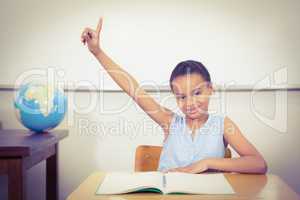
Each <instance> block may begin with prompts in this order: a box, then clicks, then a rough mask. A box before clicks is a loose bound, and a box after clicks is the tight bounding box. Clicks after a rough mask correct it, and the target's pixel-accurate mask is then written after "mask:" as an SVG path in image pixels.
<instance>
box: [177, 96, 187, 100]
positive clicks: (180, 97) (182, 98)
mask: <svg viewBox="0 0 300 200" xmlns="http://www.w3.org/2000/svg"><path fill="white" fill-rule="evenodd" d="M177 98H178V99H180V100H184V99H185V96H177Z"/></svg>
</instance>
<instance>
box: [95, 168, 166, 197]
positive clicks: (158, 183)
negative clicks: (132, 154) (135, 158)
mask: <svg viewBox="0 0 300 200" xmlns="http://www.w3.org/2000/svg"><path fill="white" fill-rule="evenodd" d="M145 188H158V189H160V190H163V183H162V173H161V172H157V171H153V172H110V173H107V174H106V175H105V177H104V180H103V182H102V183H101V184H100V186H99V188H98V190H97V191H96V194H121V193H128V192H133V191H136V190H139V189H145Z"/></svg>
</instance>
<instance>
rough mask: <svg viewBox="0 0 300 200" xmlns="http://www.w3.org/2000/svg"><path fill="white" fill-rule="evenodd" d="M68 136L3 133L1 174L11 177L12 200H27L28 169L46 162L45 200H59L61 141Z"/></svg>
mask: <svg viewBox="0 0 300 200" xmlns="http://www.w3.org/2000/svg"><path fill="white" fill-rule="evenodd" d="M67 135H68V131H67V130H56V131H52V132H49V133H41V134H32V133H31V132H30V131H27V130H0V174H7V175H8V199H9V200H17V199H18V200H19V199H20V200H21V199H22V200H24V199H26V185H25V183H26V170H27V169H29V168H31V167H32V166H34V165H35V164H37V163H39V162H41V161H43V160H46V197H47V199H48V200H50V199H51V200H58V167H57V166H58V165H57V152H58V142H59V141H60V140H61V139H63V138H65V137H66V136H67ZM32 189H33V190H34V188H32Z"/></svg>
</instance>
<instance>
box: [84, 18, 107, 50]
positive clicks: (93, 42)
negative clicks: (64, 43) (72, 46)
mask: <svg viewBox="0 0 300 200" xmlns="http://www.w3.org/2000/svg"><path fill="white" fill-rule="evenodd" d="M102 23H103V18H102V17H101V18H100V19H99V22H98V25H97V28H96V30H94V29H91V28H89V27H87V28H85V29H84V31H83V32H82V34H81V42H82V43H83V44H84V45H85V44H87V46H88V49H89V50H90V52H91V53H93V54H94V55H96V54H98V53H99V52H101V48H100V44H99V41H100V32H101V29H102Z"/></svg>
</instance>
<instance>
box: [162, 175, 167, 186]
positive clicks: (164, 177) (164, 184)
mask: <svg viewBox="0 0 300 200" xmlns="http://www.w3.org/2000/svg"><path fill="white" fill-rule="evenodd" d="M162 178H163V187H164V188H166V186H167V179H166V176H165V175H163V177H162Z"/></svg>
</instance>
